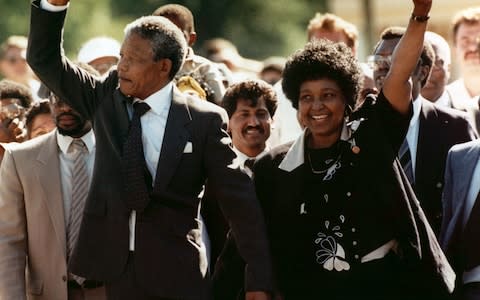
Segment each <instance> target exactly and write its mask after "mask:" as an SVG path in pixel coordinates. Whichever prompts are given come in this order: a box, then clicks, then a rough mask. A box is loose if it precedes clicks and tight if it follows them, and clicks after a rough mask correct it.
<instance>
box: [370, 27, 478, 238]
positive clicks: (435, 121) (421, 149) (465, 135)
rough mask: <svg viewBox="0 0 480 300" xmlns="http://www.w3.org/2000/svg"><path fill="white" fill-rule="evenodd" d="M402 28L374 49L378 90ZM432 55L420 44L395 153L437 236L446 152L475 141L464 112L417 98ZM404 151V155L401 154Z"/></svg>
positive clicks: (386, 34) (391, 31)
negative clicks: (409, 101)
mask: <svg viewBox="0 0 480 300" xmlns="http://www.w3.org/2000/svg"><path fill="white" fill-rule="evenodd" d="M404 33H405V29H404V28H402V27H389V28H387V29H385V30H384V31H383V32H382V34H381V37H380V41H379V42H378V43H377V45H376V46H375V49H374V54H375V55H374V57H375V61H374V62H375V69H374V77H375V82H376V83H377V84H379V85H378V86H377V88H378V89H379V90H381V88H382V86H381V85H382V84H383V80H384V78H385V76H386V74H388V72H389V71H390V67H391V57H392V53H393V52H394V49H395V47H396V46H397V44H398V43H399V41H400V38H401V37H402V36H403V35H404ZM434 58H435V54H434V52H433V49H432V47H431V46H430V44H429V43H424V46H423V50H422V54H421V56H420V59H419V62H418V65H417V68H416V69H415V71H414V72H413V74H412V75H411V80H412V100H413V109H412V110H413V112H412V117H411V120H410V126H409V128H408V132H407V135H406V137H405V139H404V142H403V144H404V145H402V147H401V148H400V151H399V159H400V162H401V163H402V166H403V168H404V170H405V173H406V175H407V177H408V178H409V181H410V184H411V185H412V187H413V189H414V191H415V195H416V196H417V198H418V200H419V201H420V204H421V205H422V208H423V210H424V212H425V215H426V216H427V219H428V221H429V223H430V225H431V226H432V229H433V231H434V232H435V234H436V235H437V236H438V234H439V232H440V225H441V221H442V200H441V196H442V190H443V185H444V170H445V163H446V158H447V153H448V150H449V149H450V148H451V147H452V146H453V145H455V144H458V143H463V142H467V141H470V140H473V139H475V138H476V133H475V130H474V129H473V127H472V125H470V123H469V122H468V120H467V115H466V114H465V113H464V112H461V111H458V110H454V109H450V108H443V107H439V106H436V105H433V104H432V103H431V102H429V101H427V100H425V99H424V98H423V97H422V96H421V95H420V90H421V88H422V87H423V86H425V83H426V81H427V78H428V75H429V73H430V69H431V68H432V65H433V60H434ZM402 148H403V149H406V151H402Z"/></svg>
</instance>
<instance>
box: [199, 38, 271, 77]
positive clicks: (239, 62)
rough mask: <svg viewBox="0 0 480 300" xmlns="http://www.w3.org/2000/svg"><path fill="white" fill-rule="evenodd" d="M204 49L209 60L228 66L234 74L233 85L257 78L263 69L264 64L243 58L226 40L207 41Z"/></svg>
mask: <svg viewBox="0 0 480 300" xmlns="http://www.w3.org/2000/svg"><path fill="white" fill-rule="evenodd" d="M202 48H203V52H204V53H205V56H206V57H207V58H208V59H210V60H211V61H214V62H217V63H223V64H225V65H226V66H227V68H228V69H229V70H230V71H231V72H232V80H233V83H236V82H239V81H243V80H246V79H254V78H257V74H258V73H259V72H260V71H261V69H262V67H263V64H262V62H259V61H257V60H253V59H250V58H245V57H243V56H241V55H240V53H238V49H237V47H236V46H235V45H234V44H233V43H232V42H231V41H229V40H226V39H222V38H215V39H211V40H207V41H205V43H204V44H203V47H202Z"/></svg>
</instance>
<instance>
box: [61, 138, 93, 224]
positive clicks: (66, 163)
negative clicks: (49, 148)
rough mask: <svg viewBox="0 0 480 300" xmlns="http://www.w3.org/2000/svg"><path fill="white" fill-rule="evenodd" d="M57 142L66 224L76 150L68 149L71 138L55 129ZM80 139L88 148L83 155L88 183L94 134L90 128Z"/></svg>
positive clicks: (90, 178) (66, 221)
mask: <svg viewBox="0 0 480 300" xmlns="http://www.w3.org/2000/svg"><path fill="white" fill-rule="evenodd" d="M56 134H57V144H58V148H59V150H60V151H58V157H59V161H60V179H61V183H62V198H63V210H64V216H65V224H68V219H69V217H70V206H71V204H72V178H73V174H72V170H73V165H74V163H75V157H76V155H77V150H72V149H70V144H71V143H72V141H73V138H72V137H70V136H67V135H61V134H60V133H58V131H57V133H56ZM81 139H82V141H83V142H84V143H85V146H86V147H87V149H88V154H87V155H86V156H85V162H86V164H87V172H88V179H89V185H88V186H90V182H91V181H92V174H93V165H94V163H95V135H94V134H93V131H92V130H90V131H89V132H87V133H86V134H85V135H84V136H82V137H81Z"/></svg>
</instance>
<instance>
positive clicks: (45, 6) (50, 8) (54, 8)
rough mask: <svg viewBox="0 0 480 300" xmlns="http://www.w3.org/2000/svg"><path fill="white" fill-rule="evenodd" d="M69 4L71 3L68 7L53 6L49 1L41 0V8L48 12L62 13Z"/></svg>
mask: <svg viewBox="0 0 480 300" xmlns="http://www.w3.org/2000/svg"><path fill="white" fill-rule="evenodd" d="M69 4H70V2H69V3H67V4H66V5H53V4H50V2H48V1H47V0H41V1H40V8H41V9H44V10H47V11H51V12H56V11H62V10H65V9H67V8H68V5H69Z"/></svg>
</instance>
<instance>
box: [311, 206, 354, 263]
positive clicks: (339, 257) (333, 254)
mask: <svg viewBox="0 0 480 300" xmlns="http://www.w3.org/2000/svg"><path fill="white" fill-rule="evenodd" d="M339 219H340V221H341V223H344V222H345V217H344V216H343V215H341V216H340V217H339ZM324 225H325V228H326V229H327V231H330V232H331V235H327V234H325V233H323V232H318V233H317V237H316V239H315V244H316V245H318V246H319V247H320V249H319V250H317V251H316V252H315V256H316V261H317V263H319V264H321V265H323V268H324V269H326V270H328V271H332V270H334V269H335V271H343V270H346V271H348V270H350V264H349V263H348V262H347V261H345V249H344V248H343V246H342V245H340V244H339V243H338V241H337V240H336V238H341V237H343V233H342V232H341V227H340V225H336V226H334V227H333V228H332V229H330V228H329V227H330V221H328V220H327V221H325V223H324Z"/></svg>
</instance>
